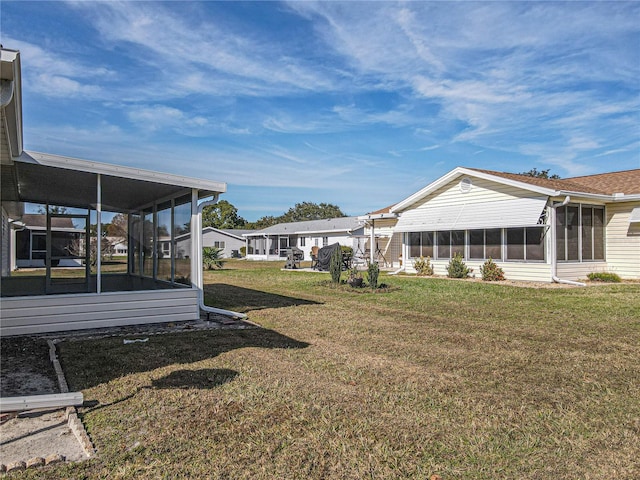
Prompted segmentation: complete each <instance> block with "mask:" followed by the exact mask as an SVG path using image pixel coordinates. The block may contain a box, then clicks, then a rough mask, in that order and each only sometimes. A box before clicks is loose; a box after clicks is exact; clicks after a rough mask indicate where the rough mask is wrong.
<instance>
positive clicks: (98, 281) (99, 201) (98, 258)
mask: <svg viewBox="0 0 640 480" xmlns="http://www.w3.org/2000/svg"><path fill="white" fill-rule="evenodd" d="M97 192H98V194H97V197H98V198H97V199H96V223H97V225H96V236H97V238H96V270H97V275H96V293H98V294H100V293H102V272H101V270H102V175H100V174H99V173H98V175H97ZM88 240H89V245H91V239H88Z"/></svg>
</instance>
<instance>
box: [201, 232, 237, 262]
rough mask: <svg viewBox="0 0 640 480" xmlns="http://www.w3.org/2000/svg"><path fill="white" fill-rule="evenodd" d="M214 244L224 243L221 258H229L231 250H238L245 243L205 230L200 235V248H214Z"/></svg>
mask: <svg viewBox="0 0 640 480" xmlns="http://www.w3.org/2000/svg"><path fill="white" fill-rule="evenodd" d="M215 242H224V248H223V249H222V256H223V257H224V258H231V252H232V250H238V253H239V252H240V249H241V248H242V247H244V246H245V241H244V239H243V240H238V239H237V238H234V237H232V236H230V235H225V234H224V233H220V232H216V231H212V230H207V231H204V232H203V234H202V246H203V247H213V246H215Z"/></svg>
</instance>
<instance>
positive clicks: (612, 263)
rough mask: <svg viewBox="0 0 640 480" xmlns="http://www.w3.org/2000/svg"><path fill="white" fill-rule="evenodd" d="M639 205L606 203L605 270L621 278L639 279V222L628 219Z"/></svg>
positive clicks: (634, 203) (633, 203) (639, 203)
mask: <svg viewBox="0 0 640 480" xmlns="http://www.w3.org/2000/svg"><path fill="white" fill-rule="evenodd" d="M639 207H640V202H628V203H609V204H607V211H606V249H607V250H606V257H607V270H608V271H610V272H614V273H617V274H618V275H620V276H621V277H622V278H630V279H640V223H636V222H634V223H631V222H630V221H629V220H630V217H631V212H632V211H633V209H634V208H639ZM593 267H594V269H595V266H593ZM603 270H604V269H603ZM594 271H597V270H594Z"/></svg>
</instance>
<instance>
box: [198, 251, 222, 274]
mask: <svg viewBox="0 0 640 480" xmlns="http://www.w3.org/2000/svg"><path fill="white" fill-rule="evenodd" d="M202 263H203V264H204V266H205V268H206V269H207V270H212V269H213V268H222V267H223V265H224V260H223V259H222V249H221V248H216V247H203V248H202Z"/></svg>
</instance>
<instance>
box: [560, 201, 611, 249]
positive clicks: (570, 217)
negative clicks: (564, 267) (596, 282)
mask: <svg viewBox="0 0 640 480" xmlns="http://www.w3.org/2000/svg"><path fill="white" fill-rule="evenodd" d="M604 234H605V231H604V207H595V206H588V205H567V206H565V207H558V209H557V210H556V240H555V241H556V250H557V255H558V260H559V261H573V262H576V261H578V262H579V261H592V260H604Z"/></svg>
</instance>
